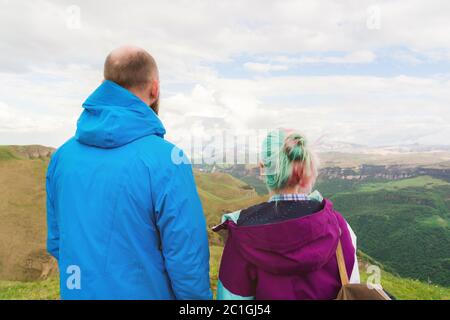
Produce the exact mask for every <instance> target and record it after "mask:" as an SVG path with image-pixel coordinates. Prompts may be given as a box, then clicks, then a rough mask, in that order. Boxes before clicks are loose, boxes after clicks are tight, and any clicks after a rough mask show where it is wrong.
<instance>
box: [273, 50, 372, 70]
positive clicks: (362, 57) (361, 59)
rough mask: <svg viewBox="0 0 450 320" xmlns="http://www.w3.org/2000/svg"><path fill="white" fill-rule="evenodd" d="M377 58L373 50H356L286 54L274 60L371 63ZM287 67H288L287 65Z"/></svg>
mask: <svg viewBox="0 0 450 320" xmlns="http://www.w3.org/2000/svg"><path fill="white" fill-rule="evenodd" d="M375 59H376V55H375V54H374V53H373V52H371V51H367V50H364V51H355V52H350V53H347V54H344V55H342V56H336V55H329V56H324V55H319V56H318V55H316V56H308V55H304V56H301V57H294V58H293V57H286V56H277V57H275V58H273V59H272V60H274V61H277V62H280V63H286V64H290V65H302V64H323V63H325V64H327V63H329V64H355V63H356V64H358V63H371V62H374V61H375ZM286 68H287V67H286Z"/></svg>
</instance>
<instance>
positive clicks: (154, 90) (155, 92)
mask: <svg viewBox="0 0 450 320" xmlns="http://www.w3.org/2000/svg"><path fill="white" fill-rule="evenodd" d="M158 97H159V80H153V81H152V85H151V88H150V98H151V99H158Z"/></svg>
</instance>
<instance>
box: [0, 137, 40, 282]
mask: <svg viewBox="0 0 450 320" xmlns="http://www.w3.org/2000/svg"><path fill="white" fill-rule="evenodd" d="M47 165H48V158H37V159H34V160H28V159H27V160H25V159H22V158H21V157H20V155H18V154H17V153H15V152H14V149H13V148H10V147H4V146H1V147H0V221H1V223H0V279H16V280H29V279H35V278H36V277H38V276H39V275H40V270H39V269H40V265H39V264H41V263H45V260H46V258H45V257H44V256H43V253H44V252H45V240H46V239H45V234H46V222H45V172H46V168H47Z"/></svg>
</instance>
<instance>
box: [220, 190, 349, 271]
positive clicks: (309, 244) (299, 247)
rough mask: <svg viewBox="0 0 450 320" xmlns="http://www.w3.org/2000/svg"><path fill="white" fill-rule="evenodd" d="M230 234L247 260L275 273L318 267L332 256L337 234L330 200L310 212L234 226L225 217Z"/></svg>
mask: <svg viewBox="0 0 450 320" xmlns="http://www.w3.org/2000/svg"><path fill="white" fill-rule="evenodd" d="M225 225H226V226H227V228H228V229H229V230H230V238H231V239H232V241H233V242H234V244H235V245H236V247H237V248H238V249H237V250H239V251H240V253H241V255H242V256H243V257H244V258H245V259H247V260H248V261H249V262H250V263H251V264H253V265H255V266H257V267H259V268H261V269H263V270H266V271H268V272H271V273H275V274H284V275H286V274H298V273H300V272H302V273H303V272H311V271H315V270H319V269H321V268H322V267H323V266H324V265H325V264H326V263H327V262H328V261H330V259H331V258H333V257H334V255H335V252H336V248H337V243H338V240H339V236H340V232H341V231H340V227H339V222H338V219H337V218H336V215H335V214H334V210H333V204H332V203H331V201H329V200H327V199H325V200H324V207H323V209H322V210H321V211H319V212H316V213H314V214H311V215H308V216H304V217H301V218H295V219H291V220H286V221H283V222H278V223H274V224H265V225H255V226H237V225H236V224H235V223H234V222H233V221H226V222H225Z"/></svg>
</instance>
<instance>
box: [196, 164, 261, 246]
mask: <svg viewBox="0 0 450 320" xmlns="http://www.w3.org/2000/svg"><path fill="white" fill-rule="evenodd" d="M195 182H196V184H197V190H198V193H199V195H200V199H201V201H202V204H203V209H204V212H205V216H206V221H207V224H208V226H209V230H208V235H209V239H210V243H211V244H212V245H221V244H223V243H222V239H221V238H220V237H219V235H218V234H216V233H214V232H212V231H211V230H210V228H211V227H212V226H214V225H217V224H218V223H219V222H220V218H221V216H222V215H223V214H224V213H226V212H233V211H236V210H239V209H243V208H246V207H249V206H251V205H253V204H256V203H259V202H262V201H265V200H266V197H264V196H259V195H258V194H257V193H256V192H255V191H254V190H253V189H249V187H248V185H247V184H246V183H244V182H242V181H240V180H238V179H236V178H234V177H232V176H230V175H228V174H223V173H202V172H195Z"/></svg>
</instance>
